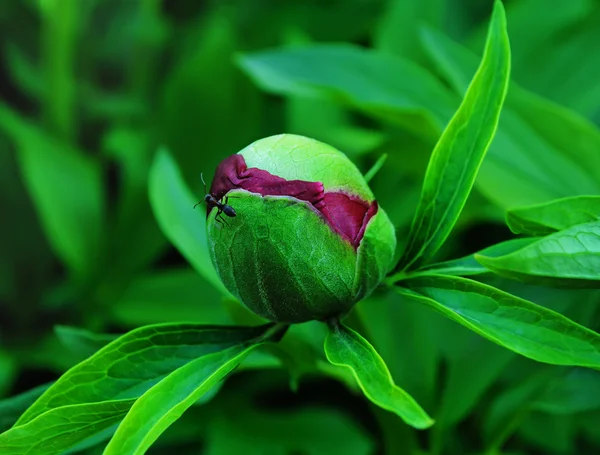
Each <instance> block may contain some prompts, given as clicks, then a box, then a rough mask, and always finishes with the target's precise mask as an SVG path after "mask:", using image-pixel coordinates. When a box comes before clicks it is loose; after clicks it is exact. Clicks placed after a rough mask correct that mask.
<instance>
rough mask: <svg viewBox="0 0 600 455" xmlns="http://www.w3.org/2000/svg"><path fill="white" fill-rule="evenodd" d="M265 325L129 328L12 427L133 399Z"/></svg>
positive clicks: (260, 331) (259, 332)
mask: <svg viewBox="0 0 600 455" xmlns="http://www.w3.org/2000/svg"><path fill="white" fill-rule="evenodd" d="M268 327H270V325H269V324H267V325H264V326H259V327H227V326H221V327H219V326H204V325H199V324H156V325H152V326H146V327H141V328H139V329H135V330H132V331H131V332H129V333H127V334H125V335H123V336H122V337H120V338H118V339H116V340H115V341H113V342H112V343H110V344H108V345H107V346H106V347H104V348H102V349H101V350H100V351H98V352H97V353H96V354H94V355H93V356H91V357H90V358H88V359H87V360H85V361H83V362H81V363H79V364H77V365H76V366H74V367H73V368H71V369H70V370H69V371H67V372H66V373H65V374H63V375H62V376H61V377H60V378H59V379H58V381H56V383H55V384H54V385H53V386H52V387H50V388H49V389H48V390H47V391H46V392H45V393H44V394H43V395H42V396H41V397H40V398H39V399H38V400H37V401H36V402H35V403H34V404H33V405H32V406H31V407H30V408H29V409H28V410H27V411H26V412H25V413H24V414H23V415H22V416H21V418H20V419H19V421H18V422H17V424H18V425H23V424H25V423H27V422H30V421H31V420H33V419H34V418H36V417H37V416H39V415H41V414H43V413H45V412H47V411H49V410H51V409H54V408H58V407H63V406H69V405H76V404H81V403H95V402H99V401H106V400H119V399H129V398H137V397H139V396H141V395H142V394H143V393H144V392H145V391H146V390H148V389H149V388H150V387H152V386H153V385H154V384H156V383H158V382H159V381H160V380H161V379H162V378H164V377H165V376H167V375H168V374H169V373H171V372H172V371H173V370H175V369H177V368H179V367H181V366H183V365H185V364H187V363H188V362H190V361H192V360H194V359H196V358H198V357H200V356H204V355H207V354H211V353H214V352H217V351H221V350H223V349H226V348H228V347H230V346H233V345H236V344H239V343H244V342H247V341H249V340H252V339H254V338H256V337H258V336H260V335H262V334H263V333H264V332H265V330H267V328H268ZM141 365H142V366H143V367H141Z"/></svg>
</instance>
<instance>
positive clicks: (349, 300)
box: [205, 134, 396, 323]
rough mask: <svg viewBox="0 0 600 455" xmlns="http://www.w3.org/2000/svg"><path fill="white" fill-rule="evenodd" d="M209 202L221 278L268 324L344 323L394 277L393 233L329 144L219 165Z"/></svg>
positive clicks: (288, 140)
mask: <svg viewBox="0 0 600 455" xmlns="http://www.w3.org/2000/svg"><path fill="white" fill-rule="evenodd" d="M205 200H206V201H207V216H208V219H207V232H208V244H209V251H210V255H211V258H212V261H213V264H214V265H215V268H216V270H217V272H218V274H219V276H220V277H221V279H222V280H223V283H224V284H225V286H226V287H227V289H229V291H230V292H231V293H232V294H233V295H234V296H236V297H237V298H238V299H240V300H241V302H243V303H244V304H245V305H246V306H247V307H248V308H250V309H251V310H252V311H254V312H255V313H257V314H258V315H260V316H262V317H264V318H266V319H269V320H272V321H277V322H288V323H295V322H304V321H310V320H322V319H326V318H328V317H331V316H336V315H339V314H342V313H345V312H347V311H348V310H350V309H351V308H352V306H353V305H354V304H355V303H356V302H358V301H359V300H361V299H363V298H365V297H367V296H368V295H369V294H370V293H371V292H372V291H373V289H374V288H375V287H376V286H377V285H378V284H379V283H380V282H381V280H382V279H383V278H384V276H385V274H386V273H387V272H388V271H389V269H390V266H391V262H392V257H393V255H394V250H395V248H396V237H395V233H394V227H393V225H392V223H391V222H390V220H389V218H388V216H387V215H386V213H385V212H384V211H383V209H381V207H379V206H378V205H377V202H376V201H375V200H374V197H373V193H372V192H371V190H370V189H369V186H368V185H367V183H366V181H365V179H364V178H363V176H362V175H361V173H360V172H359V170H358V169H357V168H356V166H355V165H354V164H352V162H351V161H350V160H349V159H348V158H347V157H346V156H345V155H344V154H343V153H341V152H340V151H338V150H336V149H335V148H333V147H331V146H329V145H327V144H324V143H322V142H318V141H316V140H313V139H309V138H306V137H302V136H296V135H292V134H282V135H278V136H272V137H268V138H265V139H261V140H259V141H256V142H254V143H252V144H250V145H249V146H248V147H246V148H244V149H243V150H242V151H240V152H239V153H237V154H236V155H232V156H230V157H228V158H226V159H225V160H224V161H223V162H221V164H219V166H218V168H217V171H216V173H215V177H214V179H213V182H212V186H211V189H210V194H209V195H207V197H206V199H205Z"/></svg>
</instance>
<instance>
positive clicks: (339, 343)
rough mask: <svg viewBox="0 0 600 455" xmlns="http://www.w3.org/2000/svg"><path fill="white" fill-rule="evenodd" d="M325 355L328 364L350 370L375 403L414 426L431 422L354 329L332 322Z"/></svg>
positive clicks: (418, 426)
mask: <svg viewBox="0 0 600 455" xmlns="http://www.w3.org/2000/svg"><path fill="white" fill-rule="evenodd" d="M325 355H326V356H327V359H328V360H329V361H330V362H331V363H332V364H334V365H339V366H343V367H345V368H348V369H350V370H351V371H352V374H353V375H354V377H355V378H356V380H357V381H358V384H359V386H360V388H361V389H362V391H363V393H364V394H365V396H366V397H367V398H368V399H369V400H371V401H372V402H373V403H374V404H376V405H377V406H379V407H381V408H383V409H387V410H388V411H391V412H394V413H395V414H397V415H398V416H400V417H401V418H402V420H404V421H405V422H406V423H407V424H408V425H411V426H413V427H415V428H418V429H424V428H428V427H430V426H431V425H433V420H432V419H431V417H429V416H428V415H427V413H426V412H425V411H424V410H423V409H422V408H421V407H420V406H419V404H418V403H417V402H416V401H415V400H414V399H413V398H412V397H411V396H410V395H409V394H408V393H406V392H405V391H404V390H402V389H401V388H400V387H398V386H397V385H396V384H394V381H393V380H392V376H391V375H390V372H389V370H388V368H387V366H386V365H385V363H384V362H383V360H382V359H381V357H380V356H379V354H377V352H376V351H375V349H373V346H371V345H370V344H369V342H368V341H367V340H365V339H364V338H363V337H361V336H360V335H359V334H358V333H356V332H355V331H354V330H352V329H350V328H348V327H345V326H344V325H342V324H340V323H339V322H336V323H334V324H332V325H331V326H330V328H329V333H328V334H327V337H326V338H325Z"/></svg>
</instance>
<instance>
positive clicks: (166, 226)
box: [148, 149, 230, 296]
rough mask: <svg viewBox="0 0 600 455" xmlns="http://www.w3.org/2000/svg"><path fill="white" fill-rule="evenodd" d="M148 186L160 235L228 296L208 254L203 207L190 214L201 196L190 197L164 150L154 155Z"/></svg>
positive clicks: (176, 169)
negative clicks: (161, 233)
mask: <svg viewBox="0 0 600 455" xmlns="http://www.w3.org/2000/svg"><path fill="white" fill-rule="evenodd" d="M148 185H149V192H150V203H151V204H152V209H153V210H154V215H155V216H156V219H157V221H158V224H159V225H160V228H161V229H162V231H163V233H164V234H165V235H166V236H167V238H168V239H169V240H170V241H171V242H172V243H173V245H175V247H177V249H178V250H179V251H180V253H181V254H182V255H183V256H184V257H185V258H186V259H187V260H188V262H189V263H190V264H191V265H192V266H193V267H194V268H195V269H196V270H197V271H198V273H200V275H202V276H203V277H204V278H205V279H206V280H207V281H208V282H209V283H211V284H212V285H214V286H215V287H216V288H217V289H218V290H220V291H222V293H223V294H224V295H226V296H229V295H230V294H229V292H228V291H227V290H226V289H225V286H223V283H222V282H221V280H220V278H219V276H218V275H217V272H216V271H215V268H214V267H213V264H212V261H211V260H210V256H209V254H208V245H207V243H206V242H207V240H206V212H205V210H204V206H203V205H200V207H199V208H196V210H194V204H196V203H197V202H198V201H201V200H202V198H203V197H204V195H202V196H199V197H194V196H193V195H192V193H191V192H190V190H189V189H188V187H187V186H186V185H185V182H184V180H183V178H182V176H181V174H180V172H179V169H178V168H177V164H176V163H175V161H174V160H173V158H172V157H171V155H170V154H169V152H168V151H167V150H165V149H163V150H160V151H159V152H158V154H157V155H156V158H155V159H154V163H153V164H152V168H151V169H150V177H149V183H148Z"/></svg>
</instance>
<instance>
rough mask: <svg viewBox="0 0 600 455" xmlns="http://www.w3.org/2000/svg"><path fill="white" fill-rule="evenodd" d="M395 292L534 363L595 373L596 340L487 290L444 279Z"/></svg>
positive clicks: (599, 363)
mask: <svg viewBox="0 0 600 455" xmlns="http://www.w3.org/2000/svg"><path fill="white" fill-rule="evenodd" d="M402 284H403V285H404V286H406V287H407V288H408V289H402V288H397V292H399V293H400V294H402V295H406V296H407V297H410V298H412V299H413V300H416V301H419V302H421V303H424V304H425V305H428V306H430V307H431V308H433V309H434V310H436V311H438V312H440V313H442V314H443V315H445V316H446V317H448V318H450V319H452V320H453V321H455V322H458V323H459V324H462V325H464V326H465V327H467V328H469V329H471V330H473V331H474V332H477V333H478V334H479V335H481V336H483V337H485V338H487V339H489V340H491V341H493V342H495V343H498V344H499V345H501V346H504V347H505V348H507V349H511V350H512V351H515V352H517V353H518V354H521V355H524V356H525V357H529V358H531V359H534V360H537V361H539V362H545V363H551V364H556V365H574V366H585V367H592V368H600V335H598V334H597V333H596V332H594V331H592V330H589V329H587V328H585V327H583V326H581V325H579V324H577V323H575V322H573V321H571V320H570V319H568V318H566V317H565V316H563V315H561V314H559V313H556V312H554V311H551V310H549V309H547V308H544V307H542V306H539V305H536V304H534V303H533V302H529V301H527V300H524V299H521V298H518V297H515V296H513V295H511V294H508V293H506V292H503V291H500V290H499V289H496V288H494V287H492V286H487V285H485V284H481V283H478V282H476V281H472V280H469V279H467V278H460V277H451V276H446V275H437V276H435V275H433V276H423V277H415V278H410V279H407V280H406V281H403V282H402Z"/></svg>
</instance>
